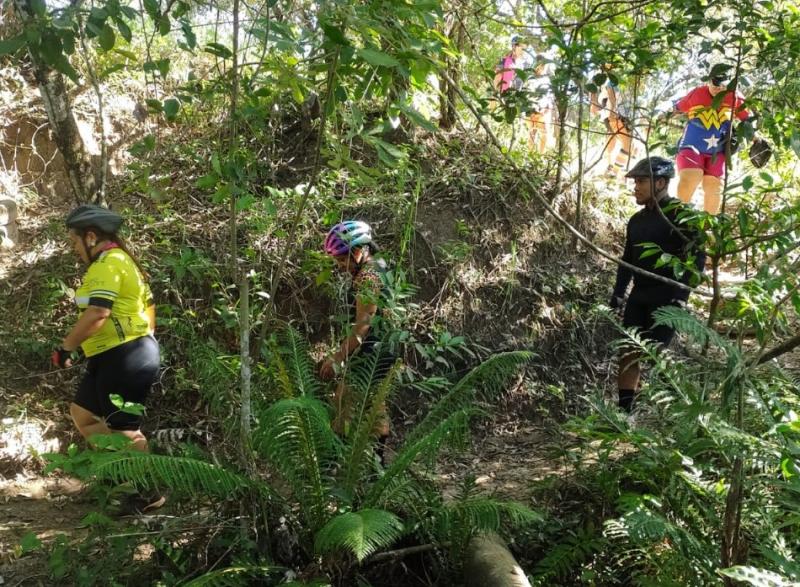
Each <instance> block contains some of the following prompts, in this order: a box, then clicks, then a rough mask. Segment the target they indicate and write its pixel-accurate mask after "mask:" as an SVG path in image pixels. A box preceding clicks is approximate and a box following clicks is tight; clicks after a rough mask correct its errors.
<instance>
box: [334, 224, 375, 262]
mask: <svg viewBox="0 0 800 587" xmlns="http://www.w3.org/2000/svg"><path fill="white" fill-rule="evenodd" d="M371 242H372V228H371V227H370V225H369V224H367V223H366V222H362V221H360V220H345V221H344V222H340V223H339V224H337V225H335V226H334V227H333V228H331V229H330V230H329V231H328V236H326V237H325V252H326V253H327V254H329V255H331V256H332V257H338V256H340V255H346V254H347V253H349V252H350V251H351V250H352V249H353V247H360V246H362V245H367V244H369V243H371Z"/></svg>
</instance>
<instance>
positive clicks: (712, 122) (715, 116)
mask: <svg viewBox="0 0 800 587" xmlns="http://www.w3.org/2000/svg"><path fill="white" fill-rule="evenodd" d="M689 117H690V118H696V119H697V120H699V121H700V123H701V124H702V125H703V127H704V128H705V129H706V130H708V129H710V128H711V127H712V126H713V127H715V128H717V129H719V127H720V126H722V123H723V122H727V121H728V120H730V119H731V109H730V108H729V107H727V106H726V107H723V109H722V110H715V109H714V108H711V107H709V106H695V107H694V108H692V109H691V110H689Z"/></svg>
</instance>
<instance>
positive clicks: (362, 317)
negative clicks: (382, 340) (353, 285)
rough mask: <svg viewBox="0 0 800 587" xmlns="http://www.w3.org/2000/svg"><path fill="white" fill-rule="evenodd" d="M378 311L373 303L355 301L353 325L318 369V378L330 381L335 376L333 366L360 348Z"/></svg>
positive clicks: (359, 299)
mask: <svg viewBox="0 0 800 587" xmlns="http://www.w3.org/2000/svg"><path fill="white" fill-rule="evenodd" d="M377 311H378V305H377V304H376V303H374V302H371V301H367V300H362V299H361V298H357V299H356V322H355V324H353V328H352V331H351V332H350V335H349V336H347V338H345V339H344V340H343V341H342V343H341V344H340V345H339V348H338V349H337V351H336V352H335V353H333V354H332V355H331V356H330V357H328V359H326V360H325V362H324V363H323V364H322V367H320V372H319V373H320V376H321V377H322V378H323V379H326V380H327V379H332V378H333V376H334V375H335V370H334V365H339V364H341V363H343V362H344V361H346V360H347V357H349V356H350V355H351V354H352V353H353V352H355V350H356V349H357V348H358V347H360V346H361V342H362V341H363V340H364V339H365V338H366V337H367V334H369V329H370V326H372V319H373V318H374V317H375V314H376V313H377Z"/></svg>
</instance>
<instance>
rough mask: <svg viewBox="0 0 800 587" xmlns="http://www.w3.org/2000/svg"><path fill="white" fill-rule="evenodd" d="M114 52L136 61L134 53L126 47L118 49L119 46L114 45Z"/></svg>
mask: <svg viewBox="0 0 800 587" xmlns="http://www.w3.org/2000/svg"><path fill="white" fill-rule="evenodd" d="M114 53H119V54H120V55H122V56H123V57H125V58H126V59H130V60H131V61H136V60H137V59H138V57H137V56H136V53H134V52H133V51H128V50H127V49H120V48H119V47H115V48H114Z"/></svg>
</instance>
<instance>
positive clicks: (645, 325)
mask: <svg viewBox="0 0 800 587" xmlns="http://www.w3.org/2000/svg"><path fill="white" fill-rule="evenodd" d="M669 305H670V304H644V303H642V302H637V301H632V300H630V299H628V303H627V304H625V315H624V316H623V318H622V325H623V326H624V327H625V328H638V329H639V331H640V333H641V336H642V338H644V339H645V340H651V341H653V342H657V343H660V344H661V345H663V346H665V347H667V346H669V343H670V342H672V337H673V336H675V330H673V329H672V328H669V327H668V326H664V325H660V326H654V325H653V322H654V320H653V312H655V311H656V310H658V309H659V308H663V307H664V306H669Z"/></svg>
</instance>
